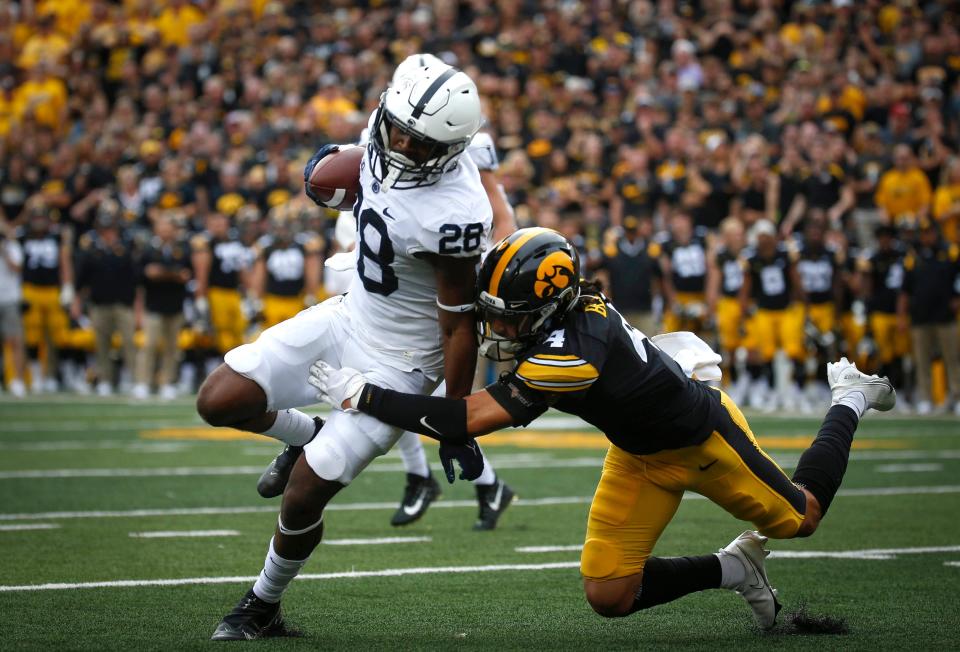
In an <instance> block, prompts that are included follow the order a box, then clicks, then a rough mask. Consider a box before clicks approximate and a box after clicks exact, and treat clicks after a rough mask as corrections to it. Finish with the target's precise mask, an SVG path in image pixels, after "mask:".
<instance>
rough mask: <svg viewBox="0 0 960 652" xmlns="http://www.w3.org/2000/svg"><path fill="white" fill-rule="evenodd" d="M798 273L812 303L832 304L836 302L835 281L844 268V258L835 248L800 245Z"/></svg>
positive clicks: (808, 299)
mask: <svg viewBox="0 0 960 652" xmlns="http://www.w3.org/2000/svg"><path fill="white" fill-rule="evenodd" d="M798 248H799V256H800V258H799V260H798V261H797V272H798V274H799V275H800V283H801V284H802V285H803V291H804V292H805V293H806V295H807V301H809V302H810V303H830V302H831V301H833V300H834V298H835V297H834V295H833V281H834V278H835V277H836V275H837V274H839V273H840V270H841V269H842V268H843V257H842V255H841V254H840V253H839V252H838V251H837V250H836V249H834V248H833V247H829V246H823V247H811V246H809V245H807V244H805V243H801V244H800V245H799V247H798Z"/></svg>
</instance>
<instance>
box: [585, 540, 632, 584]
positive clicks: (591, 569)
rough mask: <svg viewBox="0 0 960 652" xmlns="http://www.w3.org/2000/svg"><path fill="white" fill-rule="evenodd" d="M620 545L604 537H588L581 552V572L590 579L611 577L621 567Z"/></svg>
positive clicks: (621, 554)
mask: <svg viewBox="0 0 960 652" xmlns="http://www.w3.org/2000/svg"><path fill="white" fill-rule="evenodd" d="M622 557H623V553H622V551H621V549H620V546H619V545H618V544H617V543H615V542H612V541H605V540H603V539H587V541H586V543H584V544H583V552H581V553H580V574H581V575H583V576H584V577H585V578H587V579H588V580H604V579H610V576H611V575H613V574H614V573H615V572H616V571H617V569H618V568H619V567H620V562H621V558H622Z"/></svg>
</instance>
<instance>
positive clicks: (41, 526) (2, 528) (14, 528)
mask: <svg viewBox="0 0 960 652" xmlns="http://www.w3.org/2000/svg"><path fill="white" fill-rule="evenodd" d="M59 527H60V526H59V525H58V524H56V523H18V524H16V525H0V532H21V531H23V530H56V529H57V528H59Z"/></svg>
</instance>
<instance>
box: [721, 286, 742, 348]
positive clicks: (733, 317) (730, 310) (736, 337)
mask: <svg viewBox="0 0 960 652" xmlns="http://www.w3.org/2000/svg"><path fill="white" fill-rule="evenodd" d="M742 317H743V315H742V311H741V310H740V301H739V300H738V299H736V298H735V297H720V299H719V300H718V301H717V336H718V337H719V338H720V347H721V348H722V349H723V350H724V351H728V352H729V351H736V350H737V348H738V347H739V346H740V345H741V344H742V342H743V337H742V336H741V333H742V331H743V324H742V322H743V319H742Z"/></svg>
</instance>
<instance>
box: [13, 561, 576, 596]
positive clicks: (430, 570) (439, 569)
mask: <svg viewBox="0 0 960 652" xmlns="http://www.w3.org/2000/svg"><path fill="white" fill-rule="evenodd" d="M579 567H580V562H578V561H562V562H556V563H550V564H495V565H489V566H427V567H420V568H385V569H383V570H371V571H346V572H342V573H304V574H302V575H298V576H297V580H341V579H361V578H367V577H400V576H403V575H446V574H453V573H497V572H503V571H541V570H554V569H572V568H579ZM256 579H257V578H256V577H255V576H249V577H183V578H177V579H165V580H115V581H108V582H71V583H66V582H54V583H49V584H24V585H20V586H11V585H7V586H2V585H0V593H5V592H16V591H65V590H75V589H101V588H127V587H140V586H191V585H198V584H240V583H250V582H253V581H254V580H256Z"/></svg>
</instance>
